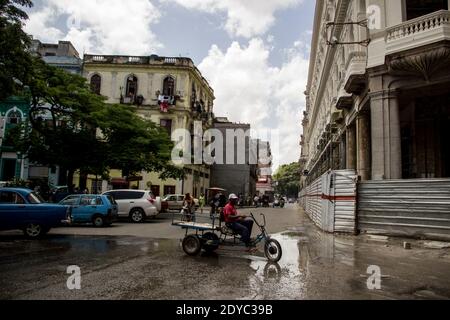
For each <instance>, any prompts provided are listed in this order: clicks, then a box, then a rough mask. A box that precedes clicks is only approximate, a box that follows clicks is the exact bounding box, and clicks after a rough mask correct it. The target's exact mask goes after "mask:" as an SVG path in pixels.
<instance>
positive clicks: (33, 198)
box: [27, 192, 45, 204]
mask: <svg viewBox="0 0 450 320" xmlns="http://www.w3.org/2000/svg"><path fill="white" fill-rule="evenodd" d="M27 200H28V202H29V203H32V204H36V203H44V202H45V201H44V199H43V198H42V197H41V196H40V195H39V194H37V193H35V192H31V193H30V194H29V195H28V196H27Z"/></svg>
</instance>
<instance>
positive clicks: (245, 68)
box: [199, 38, 308, 169]
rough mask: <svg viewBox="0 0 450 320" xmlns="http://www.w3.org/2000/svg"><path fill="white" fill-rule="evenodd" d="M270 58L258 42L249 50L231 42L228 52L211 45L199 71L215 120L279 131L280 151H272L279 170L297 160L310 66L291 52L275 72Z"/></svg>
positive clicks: (268, 49)
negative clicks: (211, 92) (209, 92)
mask: <svg viewBox="0 0 450 320" xmlns="http://www.w3.org/2000/svg"><path fill="white" fill-rule="evenodd" d="M294 52H296V54H294ZM269 53H270V48H269V47H268V46H267V45H266V44H265V43H264V42H263V40H261V39H258V38H256V39H251V40H250V41H249V43H248V46H245V47H244V46H241V45H240V44H239V43H238V42H233V43H232V44H231V46H230V47H229V48H228V49H227V50H226V51H222V50H220V49H219V48H218V46H216V45H213V46H212V47H211V49H210V51H209V54H208V56H207V57H206V58H205V59H204V60H203V61H202V63H201V64H200V65H199V69H200V70H201V72H202V73H203V74H204V75H205V76H206V78H207V79H208V80H209V81H210V83H211V85H212V87H213V88H214V90H215V95H216V101H215V106H214V110H215V111H214V112H215V114H216V116H227V117H228V118H229V119H230V120H231V121H237V122H244V123H250V124H251V126H252V129H256V130H258V131H259V130H265V129H268V128H273V129H278V130H279V134H280V137H281V140H280V146H279V148H278V150H272V151H273V154H274V169H276V167H277V166H278V165H279V164H284V163H290V162H294V161H297V160H298V158H299V154H300V149H299V148H300V147H299V145H298V143H299V139H300V132H301V127H300V119H301V118H300V114H301V112H302V111H303V109H304V107H305V99H304V95H303V91H304V90H305V87H306V83H307V76H308V60H307V58H305V53H304V52H301V51H295V49H293V50H292V52H291V53H292V54H291V55H290V58H289V59H288V60H287V61H286V62H285V63H284V64H283V65H282V66H281V67H280V68H276V67H273V66H271V65H270V63H269ZM272 147H273V148H274V147H275V146H272Z"/></svg>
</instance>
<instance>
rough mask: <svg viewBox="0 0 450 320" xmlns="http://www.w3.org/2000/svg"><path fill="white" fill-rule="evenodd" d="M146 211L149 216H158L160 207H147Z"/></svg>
mask: <svg viewBox="0 0 450 320" xmlns="http://www.w3.org/2000/svg"><path fill="white" fill-rule="evenodd" d="M144 211H145V215H146V216H147V217H156V216H157V215H158V209H157V208H156V207H149V208H145V210H144Z"/></svg>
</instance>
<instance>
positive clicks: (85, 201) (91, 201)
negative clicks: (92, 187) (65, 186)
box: [80, 196, 97, 206]
mask: <svg viewBox="0 0 450 320" xmlns="http://www.w3.org/2000/svg"><path fill="white" fill-rule="evenodd" d="M96 203H97V197H93V196H82V197H81V200H80V205H81V206H95V204H96Z"/></svg>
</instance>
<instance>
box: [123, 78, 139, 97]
mask: <svg viewBox="0 0 450 320" xmlns="http://www.w3.org/2000/svg"><path fill="white" fill-rule="evenodd" d="M137 86H138V80H137V78H136V77H135V76H129V77H128V78H127V86H126V91H125V95H126V96H127V97H130V98H134V97H135V96H136V94H137Z"/></svg>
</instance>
